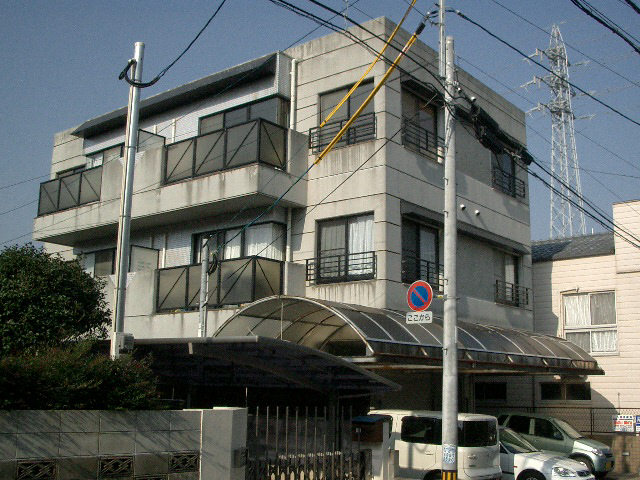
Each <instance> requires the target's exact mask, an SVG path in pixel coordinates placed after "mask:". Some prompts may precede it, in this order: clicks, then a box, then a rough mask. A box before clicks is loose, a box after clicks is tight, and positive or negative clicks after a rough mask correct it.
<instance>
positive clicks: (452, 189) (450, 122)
mask: <svg viewBox="0 0 640 480" xmlns="http://www.w3.org/2000/svg"><path fill="white" fill-rule="evenodd" d="M445 52H446V61H445V64H446V78H445V83H444V85H445V92H444V101H445V117H444V118H445V161H444V272H445V283H444V335H443V342H442V479H443V480H456V479H457V477H458V345H457V344H458V311H457V304H458V292H457V285H456V250H457V245H458V238H457V236H458V231H457V228H458V227H457V223H458V214H457V202H456V193H457V192H456V191H457V188H456V128H455V127H456V126H455V118H454V117H453V114H452V112H453V111H454V109H455V88H456V82H455V70H454V64H453V63H454V54H453V37H447V39H446V50H445Z"/></svg>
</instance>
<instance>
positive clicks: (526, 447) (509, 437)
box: [499, 428, 538, 453]
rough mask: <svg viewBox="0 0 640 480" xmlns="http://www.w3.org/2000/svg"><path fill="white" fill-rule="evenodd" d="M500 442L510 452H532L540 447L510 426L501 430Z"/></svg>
mask: <svg viewBox="0 0 640 480" xmlns="http://www.w3.org/2000/svg"><path fill="white" fill-rule="evenodd" d="M499 435H500V443H502V445H503V446H504V448H506V449H507V451H509V452H510V453H531V452H537V451H538V449H537V448H536V447H534V446H533V445H531V444H530V443H529V442H527V441H526V440H525V439H524V438H523V437H522V436H520V435H519V434H517V433H516V432H514V431H513V430H511V429H509V428H502V429H500V432H499Z"/></svg>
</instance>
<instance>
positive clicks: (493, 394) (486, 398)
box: [474, 382, 507, 402]
mask: <svg viewBox="0 0 640 480" xmlns="http://www.w3.org/2000/svg"><path fill="white" fill-rule="evenodd" d="M474 397H475V399H476V401H478V402H506V401H507V382H476V383H475V385H474Z"/></svg>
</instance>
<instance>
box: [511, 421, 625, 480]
mask: <svg viewBox="0 0 640 480" xmlns="http://www.w3.org/2000/svg"><path fill="white" fill-rule="evenodd" d="M498 423H499V424H500V425H504V426H506V427H509V428H510V429H512V430H515V431H516V432H517V433H519V434H520V435H522V436H523V437H524V438H525V439H527V440H528V441H529V442H530V443H532V444H533V445H534V446H535V447H536V448H538V449H540V450H544V451H548V452H556V453H559V454H560V455H564V456H566V457H569V458H571V459H573V460H576V461H578V462H580V463H582V464H583V465H586V466H587V467H588V468H589V470H590V471H591V472H593V474H594V475H595V476H596V477H604V476H605V475H606V474H607V473H609V472H610V471H611V470H613V467H614V465H615V460H614V458H613V452H612V450H611V447H609V446H608V445H605V444H604V443H600V442H598V441H596V440H592V439H590V438H586V437H585V436H583V435H582V434H581V433H580V432H578V431H577V430H576V429H575V428H573V427H572V426H571V425H569V424H568V423H567V422H565V421H564V420H560V419H558V418H554V417H549V416H547V415H538V414H535V413H510V414H505V415H500V416H499V417H498Z"/></svg>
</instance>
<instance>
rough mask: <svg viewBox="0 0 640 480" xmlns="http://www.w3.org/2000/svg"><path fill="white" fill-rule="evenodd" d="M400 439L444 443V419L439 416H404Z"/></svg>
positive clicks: (413, 441) (436, 443)
mask: <svg viewBox="0 0 640 480" xmlns="http://www.w3.org/2000/svg"><path fill="white" fill-rule="evenodd" d="M400 439H401V440H402V441H404V442H411V443H428V444H435V445H439V444H440V443H442V420H440V419H439V418H426V417H404V418H403V419H402V426H401V429H400Z"/></svg>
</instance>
